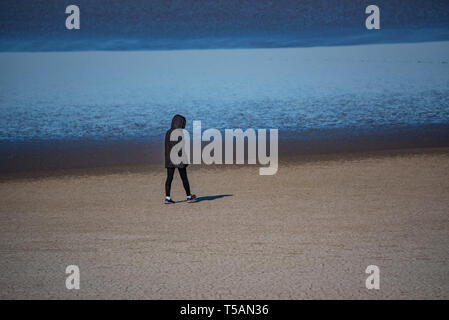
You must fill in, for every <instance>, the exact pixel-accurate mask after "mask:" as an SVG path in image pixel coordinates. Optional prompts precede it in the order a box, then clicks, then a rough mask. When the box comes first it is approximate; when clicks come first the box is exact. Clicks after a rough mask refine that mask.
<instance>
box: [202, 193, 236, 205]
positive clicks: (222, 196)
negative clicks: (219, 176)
mask: <svg viewBox="0 0 449 320" xmlns="http://www.w3.org/2000/svg"><path fill="white" fill-rule="evenodd" d="M224 197H232V194H217V195H215V196H204V197H198V198H197V199H196V201H195V203H197V202H201V201H211V200H215V199H220V198H224Z"/></svg>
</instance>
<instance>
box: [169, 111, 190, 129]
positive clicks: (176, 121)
mask: <svg viewBox="0 0 449 320" xmlns="http://www.w3.org/2000/svg"><path fill="white" fill-rule="evenodd" d="M185 127H186V118H184V117H183V116H181V115H179V114H177V115H175V116H174V117H173V119H172V120H171V128H172V129H184V128H185Z"/></svg>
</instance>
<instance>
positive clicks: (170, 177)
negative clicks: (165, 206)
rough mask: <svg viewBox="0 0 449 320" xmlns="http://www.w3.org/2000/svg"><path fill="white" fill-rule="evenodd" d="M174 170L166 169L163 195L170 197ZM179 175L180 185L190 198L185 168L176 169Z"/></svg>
mask: <svg viewBox="0 0 449 320" xmlns="http://www.w3.org/2000/svg"><path fill="white" fill-rule="evenodd" d="M175 169H176V168H167V180H165V195H166V196H167V197H170V189H171V182H172V181H173V175H174V174H175ZM178 171H179V175H180V176H181V180H182V184H183V185H184V189H185V190H186V194H187V196H190V185H189V179H187V168H178Z"/></svg>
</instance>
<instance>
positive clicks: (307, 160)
mask: <svg viewBox="0 0 449 320" xmlns="http://www.w3.org/2000/svg"><path fill="white" fill-rule="evenodd" d="M420 155H437V156H440V155H445V156H449V147H436V148H404V149H383V150H371V151H358V152H334V153H321V154H303V155H301V156H297V155H296V156H295V155H292V154H284V155H283V156H282V157H281V158H280V159H279V164H278V167H279V169H281V168H282V167H283V166H291V165H302V164H314V163H317V164H318V163H324V164H325V163H327V162H346V161H358V160H367V159H372V160H375V159H386V158H407V157H410V156H420ZM261 167H262V165H260V164H247V163H245V164H230V165H205V164H201V165H193V164H191V165H189V172H190V171H192V172H195V171H201V170H212V171H215V170H218V169H219V168H222V169H225V170H227V169H239V168H254V172H255V174H257V175H258V169H259V168H261ZM151 172H165V168H164V165H163V163H161V164H154V163H151V164H134V165H129V164H128V165H124V164H122V165H112V166H93V167H84V168H65V169H61V168H60V169H50V170H45V169H40V170H33V171H18V172H7V173H0V183H7V182H8V181H14V180H17V181H21V180H40V179H46V178H64V177H80V176H106V175H115V174H118V175H120V174H141V173H151Z"/></svg>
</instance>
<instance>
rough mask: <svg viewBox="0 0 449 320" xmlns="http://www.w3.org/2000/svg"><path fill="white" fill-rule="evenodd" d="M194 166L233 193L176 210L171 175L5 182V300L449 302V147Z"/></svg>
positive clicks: (200, 181) (0, 201)
mask: <svg viewBox="0 0 449 320" xmlns="http://www.w3.org/2000/svg"><path fill="white" fill-rule="evenodd" d="M189 174H190V180H191V185H192V187H193V190H194V191H195V192H196V193H197V194H198V195H199V196H200V197H202V196H216V195H229V196H223V197H218V198H216V199H212V200H211V198H209V200H203V201H200V202H199V203H195V204H187V203H185V202H181V203H177V204H175V205H170V206H167V205H164V204H163V202H162V201H163V183H164V178H165V172H164V171H163V170H159V171H157V170H143V171H142V172H122V173H112V174H101V175H95V174H84V175H71V176H53V177H46V178H39V179H34V178H33V179H24V178H21V179H8V180H3V182H2V183H0V237H1V242H0V298H2V299H6V298H51V299H58V298H81V299H88V298H94V299H95V298H106V299H108V298H145V299H162V298H164V299H179V298H184V299H212V298H217V299H243V298H245V299H252V298H257V299H310V298H319V299H322V298H324V299H327V298H337V299H342V298H357V299H359V298H360V299H366V298H375V299H377V298H385V299H392V298H405V299H415V298H438V299H439V298H445V299H448V298H449V252H448V250H449V249H448V248H449V215H448V209H449V151H448V150H444V152H439V153H429V154H409V155H400V156H388V157H387V156H383V157H365V158H347V159H334V160H325V161H324V160H322V161H309V162H307V161H306V162H304V161H302V162H299V161H296V162H294V161H292V162H288V163H282V164H281V166H280V169H279V171H278V173H277V174H276V175H275V176H259V175H258V169H257V167H256V166H252V167H251V166H249V167H231V168H229V167H220V168H191V170H190V171H189ZM172 195H173V198H174V199H183V198H184V194H183V190H182V187H181V182H180V179H179V176H178V175H176V177H175V180H174V188H173V193H172ZM71 264H75V265H78V266H79V268H80V271H81V289H80V290H72V291H69V290H67V289H66V288H65V277H66V274H65V268H66V266H68V265H71ZM371 264H374V265H377V266H379V268H380V276H381V282H380V290H377V291H376V290H367V289H366V288H365V279H366V277H367V276H368V275H367V274H365V268H366V267H367V266H368V265H371Z"/></svg>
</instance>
